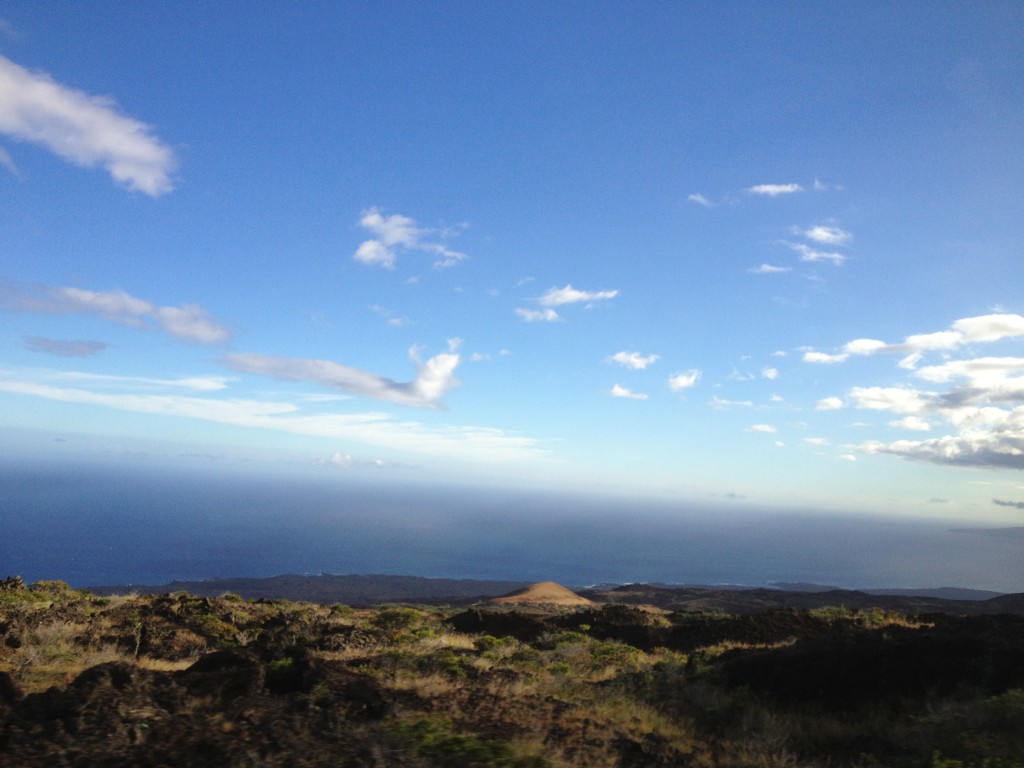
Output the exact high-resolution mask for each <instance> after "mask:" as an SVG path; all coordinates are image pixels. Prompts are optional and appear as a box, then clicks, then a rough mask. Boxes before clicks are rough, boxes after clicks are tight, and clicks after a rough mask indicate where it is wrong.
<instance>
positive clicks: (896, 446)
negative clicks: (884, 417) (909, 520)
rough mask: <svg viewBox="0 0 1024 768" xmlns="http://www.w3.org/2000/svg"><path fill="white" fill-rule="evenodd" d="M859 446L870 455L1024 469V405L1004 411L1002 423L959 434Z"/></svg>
mask: <svg viewBox="0 0 1024 768" xmlns="http://www.w3.org/2000/svg"><path fill="white" fill-rule="evenodd" d="M858 448H859V449H860V450H861V451H862V452H864V453H868V454H878V453H886V454H893V455H896V456H903V457H905V458H908V459H917V460H920V461H928V462H931V463H935V464H950V465H954V466H968V467H975V466H983V467H995V468H999V467H1001V468H1008V469H1024V406H1019V407H1017V408H1014V409H1013V410H1012V411H1009V412H1004V418H1003V419H1002V421H1001V422H1000V423H999V424H996V425H991V426H990V425H985V426H984V427H981V428H967V429H964V430H962V431H961V432H960V433H959V434H957V435H945V436H943V437H938V438H934V439H931V440H920V441H916V440H897V441H896V442H894V443H889V444H885V443H881V442H878V441H870V442H867V443H864V444H862V445H860V446H858Z"/></svg>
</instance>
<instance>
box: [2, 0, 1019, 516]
mask: <svg viewBox="0 0 1024 768" xmlns="http://www.w3.org/2000/svg"><path fill="white" fill-rule="evenodd" d="M1022 41H1024V7H1022V6H1021V5H1020V4H1019V3H1013V2H1007V3H998V2H990V3H972V4H964V3H941V2H940V3H936V2H927V3H914V2H909V3H899V4H889V3H870V4H865V3H830V4H824V3H798V2H794V3H786V4H756V3H721V2H715V3H643V4H641V3H593V4H580V3H563V2H543V3H540V2H537V3H533V2H525V3H522V2H517V3H397V2H396V3H387V4H375V3H373V4H371V3H366V4H363V3H344V4H343V3H306V4H300V3H287V4H286V3H264V4H259V5H257V6H253V5H252V4H242V3H227V2H225V3H165V4H159V5H154V4H137V3H115V2H111V3H99V4H97V3H93V4H85V3H63V2H52V3H46V4H44V5H40V4H25V3H8V2H0V199H2V205H0V318H2V323H0V428H2V429H0V450H2V451H3V452H4V454H5V455H6V456H8V457H16V456H18V457H25V456H29V457H31V458H33V460H38V461H40V462H42V461H58V462H59V461H70V460H73V459H76V458H82V457H89V458H93V459H96V458H102V459H104V460H106V461H109V462H112V463H115V464H117V463H123V464H125V465H126V466H130V465H131V464H132V463H133V462H143V461H144V462H149V463H159V462H165V463H168V464H179V463H187V462H188V461H195V460H196V459H195V458H194V457H195V456H196V455H201V456H205V457H210V458H209V459H208V460H207V459H203V460H202V461H203V462H212V463H214V464H217V465H218V466H224V467H225V468H226V471H227V469H231V468H235V469H237V468H245V467H248V468H250V469H251V468H253V467H256V468H258V471H261V472H271V471H283V472H320V473H324V474H327V473H340V474H341V475H342V476H359V477H363V478H380V482H388V483H391V482H396V481H400V480H406V479H410V480H413V479H414V480H417V481H421V482H422V481H430V482H438V483H463V484H467V483H468V484H478V485H483V486H489V487H496V488H500V487H506V486H515V487H519V488H523V487H537V488H556V489H559V490H569V491H573V490H579V491H594V490H599V491H602V492H608V493H616V494H625V495H636V496H640V497H642V496H644V495H647V494H650V495H653V496H657V497H659V498H671V499H679V500H684V501H685V500H693V501H701V502H707V501H711V500H717V501H721V502H722V503H735V504H771V505H776V506H778V505H783V506H787V505H788V506H792V507H800V508H815V509H825V510H828V509H837V510H857V511H864V512H870V513H879V514H898V515H915V516H936V517H948V518H951V519H957V520H965V521H980V522H985V523H986V524H987V523H992V524H1011V525H1013V524H1019V521H1020V520H1021V519H1022V515H1024V477H1022V475H1021V470H1022V469H1024V269H1022V268H1021V264H1022V256H1024V141H1022V137H1024V97H1022V94H1024V55H1022V53H1024V51H1022V48H1024V44H1022ZM143 454H144V457H143ZM190 457H191V458H190ZM214 459H215V460H216V461H214Z"/></svg>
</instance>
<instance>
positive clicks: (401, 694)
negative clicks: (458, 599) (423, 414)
mask: <svg viewBox="0 0 1024 768" xmlns="http://www.w3.org/2000/svg"><path fill="white" fill-rule="evenodd" d="M454 614H461V617H457V618H456V619H454V620H453V621H451V622H450V621H448V620H449V619H451V618H452V617H453V615H454ZM495 615H497V616H498V618H497V619H495V618H494V616H495ZM467 621H478V622H483V624H481V627H484V628H485V629H486V631H483V629H481V630H480V631H456V630H455V629H454V628H453V625H457V626H466V623H465V622H467ZM460 622H461V623H460ZM488 622H489V623H488ZM935 622H938V626H936V627H929V626H925V625H922V624H920V623H918V622H916V621H914V620H912V619H908V618H907V617H905V616H904V615H901V614H896V613H887V612H885V611H882V610H877V609H876V610H862V611H851V610H847V609H841V608H832V609H825V610H815V611H792V610H790V611H783V612H775V613H769V614H764V615H763V616H761V617H750V616H747V617H729V616H723V615H717V614H716V615H713V614H699V613H692V612H690V613H673V612H667V611H657V610H648V611H637V610H636V609H633V608H629V607H625V606H617V607H609V608H602V607H592V608H588V609H584V610H582V611H576V610H575V609H571V608H565V609H561V610H555V611H549V612H548V613H546V614H544V615H542V616H537V617H533V618H532V619H531V618H529V617H524V616H522V615H520V614H519V613H508V612H507V611H506V612H505V613H502V614H500V615H499V614H490V613H488V612H487V611H482V612H478V614H472V615H470V614H465V613H462V610H461V609H457V608H446V607H443V606H434V607H425V606H419V607H413V606H382V607H378V608H366V609H353V608H349V607H347V606H343V605H319V604H313V603H298V602H290V601H284V600H274V601H247V600H244V599H242V598H240V597H238V596H234V595H224V596H222V597H219V598H204V597H196V596H193V595H189V594H187V593H183V592H182V593H176V594H173V595H164V596H135V595H126V596H125V595H122V596H113V597H97V596H95V595H91V594H89V593H86V592H82V591H76V590H71V589H69V588H67V587H66V585H63V584H61V583H60V582H49V583H40V584H37V585H34V586H33V587H32V588H31V589H24V588H21V589H18V588H11V589H3V590H0V764H3V765H5V766H8V765H9V766H19V765H38V764H46V762H45V761H46V760H47V759H51V758H52V756H53V755H56V754H64V755H65V756H66V755H72V756H77V757H75V762H72V763H71V764H82V765H88V764H99V763H100V760H99V757H97V755H100V754H104V755H106V754H110V755H113V758H112V759H115V758H116V759H118V760H121V761H122V762H121V764H134V765H148V764H153V765H157V764H160V762H161V761H162V762H166V763H168V764H169V760H170V759H171V757H172V756H176V757H175V759H176V760H178V761H179V762H178V764H191V765H206V764H209V765H239V766H241V765H255V764H262V765H300V764H301V765H346V764H347V765H366V766H387V765H409V766H435V765H436V766H447V765H451V766H456V765H458V766H473V765H481V766H483V765H495V766H588V765H621V766H647V765H697V766H702V765H707V766H711V765H720V766H754V765H759V766H772V765H777V766H824V765H826V764H827V765H830V766H859V767H860V768H867V767H868V766H876V765H887V766H889V765H892V766H929V768H956V766H958V765H959V766H965V767H966V766H972V767H975V768H982V767H983V766H984V768H1016V767H1017V766H1024V736H1022V734H1024V693H1022V691H1021V690H1020V689H1021V688H1022V687H1024V671H1022V670H1021V665H1020V664H1019V659H1020V658H1024V656H1022V655H1021V654H1022V653H1024V619H1020V620H1018V619H1017V617H1000V618H999V619H993V618H990V617H986V618H982V619H967V618H960V619H958V618H953V617H947V618H941V617H933V618H932V619H931V620H930V623H935ZM986 622H987V623H986ZM524 628H525V629H528V630H529V631H525V629H524ZM516 635H519V636H521V637H522V638H525V639H516V637H515V636H516ZM622 637H629V638H630V639H631V640H633V642H634V643H635V644H627V643H625V642H622V641H621V638H622ZM616 638H620V639H616ZM641 648H643V650H642V649H641ZM684 649H685V650H684ZM911 661H913V663H911ZM908 665H909V666H908ZM908 668H911V672H907V673H906V674H903V673H901V672H900V670H906V669H908ZM882 678H884V680H883V679H882ZM104 713H105V714H104ZM58 721H59V722H58ZM54 723H56V724H54ZM90 750H95V751H94V752H90ZM175 750H179V751H178V752H175ZM204 755H205V756H207V757H204ZM149 760H151V761H152V762H147V761H149ZM181 760H184V761H185V762H180V761H181ZM206 760H208V762H204V761H206ZM54 764H56V763H54Z"/></svg>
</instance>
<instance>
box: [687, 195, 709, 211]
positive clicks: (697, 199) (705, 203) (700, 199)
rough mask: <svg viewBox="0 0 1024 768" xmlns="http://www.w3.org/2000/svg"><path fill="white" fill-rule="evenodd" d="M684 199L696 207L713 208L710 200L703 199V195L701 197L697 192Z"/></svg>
mask: <svg viewBox="0 0 1024 768" xmlns="http://www.w3.org/2000/svg"><path fill="white" fill-rule="evenodd" d="M686 199H687V200H688V201H689V202H691V203H696V204H697V205H703V206H704V207H705V208H713V207H714V205H715V204H714V203H712V202H711V201H710V200H708V199H707V198H706V197H704V195H701V194H699V193H697V192H694V193H693V194H692V195H687V197H686Z"/></svg>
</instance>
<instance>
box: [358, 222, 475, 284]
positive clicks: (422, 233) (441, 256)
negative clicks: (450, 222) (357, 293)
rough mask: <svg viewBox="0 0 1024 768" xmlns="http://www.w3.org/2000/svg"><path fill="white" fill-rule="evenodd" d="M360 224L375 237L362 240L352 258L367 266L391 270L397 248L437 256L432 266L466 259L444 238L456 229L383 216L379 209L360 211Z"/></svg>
mask: <svg viewBox="0 0 1024 768" xmlns="http://www.w3.org/2000/svg"><path fill="white" fill-rule="evenodd" d="M359 225H360V226H361V227H363V229H366V230H369V232H370V233H371V234H373V235H375V237H374V238H373V239H372V240H365V241H364V242H362V243H361V244H360V245H359V247H358V248H357V249H356V252H355V254H353V256H352V258H354V259H355V260H356V261H358V262H361V263H363V264H368V265H371V266H373V265H376V266H381V267H384V268H385V269H394V268H395V260H396V259H397V258H398V251H397V250H396V249H398V248H401V249H403V250H405V251H423V252H425V253H432V254H434V255H435V256H437V260H436V261H435V262H434V266H435V267H439V268H440V267H452V266H455V265H456V264H458V263H459V262H460V261H462V260H463V259H465V258H466V254H464V253H460V252H459V251H454V250H452V249H450V248H448V246H446V245H445V244H444V241H445V240H446V239H448V238H450V237H452V236H454V235H455V234H456V230H452V229H445V230H440V231H439V230H431V229H424V228H422V227H420V226H418V225H417V224H416V221H415V220H414V219H411V218H409V217H408V216H403V215H401V214H399V213H393V214H391V215H390V216H385V215H384V214H382V213H381V212H380V209H378V208H370V209H368V210H366V211H364V212H363V215H362V217H361V218H360V219H359Z"/></svg>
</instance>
